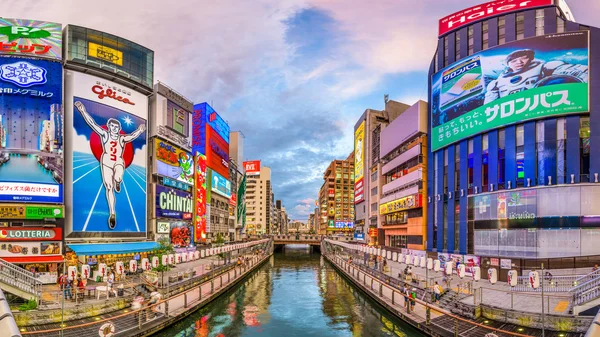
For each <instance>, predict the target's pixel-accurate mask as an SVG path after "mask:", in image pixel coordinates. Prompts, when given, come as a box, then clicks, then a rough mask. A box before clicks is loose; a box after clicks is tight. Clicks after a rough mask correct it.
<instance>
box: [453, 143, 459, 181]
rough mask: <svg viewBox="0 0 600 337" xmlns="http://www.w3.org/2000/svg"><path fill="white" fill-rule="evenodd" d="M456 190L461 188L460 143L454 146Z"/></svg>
mask: <svg viewBox="0 0 600 337" xmlns="http://www.w3.org/2000/svg"><path fill="white" fill-rule="evenodd" d="M454 184H455V185H454V190H455V191H459V190H460V143H458V144H456V146H455V147H454Z"/></svg>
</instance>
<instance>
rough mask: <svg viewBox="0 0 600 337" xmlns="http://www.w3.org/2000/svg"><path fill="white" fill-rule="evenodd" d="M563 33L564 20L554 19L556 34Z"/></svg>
mask: <svg viewBox="0 0 600 337" xmlns="http://www.w3.org/2000/svg"><path fill="white" fill-rule="evenodd" d="M564 31H565V20H564V19H563V18H561V17H558V16H557V17H556V32H557V33H563V32H564Z"/></svg>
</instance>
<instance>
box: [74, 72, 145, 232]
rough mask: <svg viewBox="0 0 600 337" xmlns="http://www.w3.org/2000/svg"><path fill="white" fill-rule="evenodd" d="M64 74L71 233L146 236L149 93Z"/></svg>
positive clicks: (82, 76) (112, 83)
mask: <svg viewBox="0 0 600 337" xmlns="http://www.w3.org/2000/svg"><path fill="white" fill-rule="evenodd" d="M66 76H67V80H66V84H65V87H66V88H67V94H66V95H65V102H68V106H67V108H66V116H68V118H69V119H71V126H70V127H69V134H68V136H69V143H70V149H71V150H72V156H71V160H70V163H69V164H70V166H71V167H70V176H71V179H70V181H69V182H68V183H69V186H68V188H70V189H71V193H70V195H71V197H72V207H71V208H70V209H67V210H68V211H69V212H70V215H71V221H72V226H73V228H72V229H73V232H113V233H119V232H138V233H140V235H139V236H143V237H145V236H146V204H147V202H146V200H147V198H146V161H147V159H148V155H147V150H146V149H147V147H146V135H147V134H146V120H147V118H148V97H146V95H143V94H141V93H138V92H136V91H133V90H131V89H129V88H127V87H124V86H122V85H120V84H117V83H114V82H111V81H107V80H105V79H101V78H98V77H95V76H92V75H88V74H83V73H79V72H75V71H70V70H69V71H67V72H66Z"/></svg>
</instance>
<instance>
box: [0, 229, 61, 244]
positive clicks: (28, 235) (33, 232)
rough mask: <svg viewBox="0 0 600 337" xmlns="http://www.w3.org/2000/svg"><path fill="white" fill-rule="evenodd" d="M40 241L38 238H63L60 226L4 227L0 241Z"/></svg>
mask: <svg viewBox="0 0 600 337" xmlns="http://www.w3.org/2000/svg"><path fill="white" fill-rule="evenodd" d="M7 240H14V241H17V240H18V241H38V240H44V241H46V240H62V230H61V229H60V228H52V229H48V228H28V229H13V228H4V229H2V230H0V241H7Z"/></svg>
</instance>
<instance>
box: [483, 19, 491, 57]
mask: <svg viewBox="0 0 600 337" xmlns="http://www.w3.org/2000/svg"><path fill="white" fill-rule="evenodd" d="M481 33H482V40H483V41H482V42H483V49H484V50H485V49H488V47H489V37H490V34H489V32H488V22H487V20H486V21H483V24H482V25H481Z"/></svg>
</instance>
